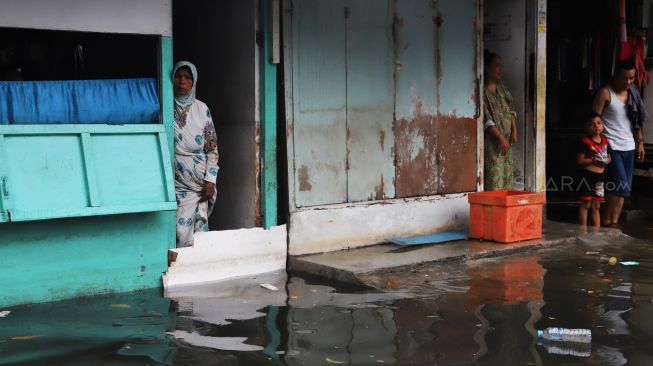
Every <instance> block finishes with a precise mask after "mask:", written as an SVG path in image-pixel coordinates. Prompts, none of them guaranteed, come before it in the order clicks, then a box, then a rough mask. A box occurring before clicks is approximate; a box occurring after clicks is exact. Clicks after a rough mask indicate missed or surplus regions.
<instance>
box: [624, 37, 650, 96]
mask: <svg viewBox="0 0 653 366" xmlns="http://www.w3.org/2000/svg"><path fill="white" fill-rule="evenodd" d="M620 46H621V47H620V50H619V60H620V61H621V60H631V61H633V63H634V64H635V69H636V70H637V78H636V80H635V84H637V87H638V88H639V90H644V87H645V86H646V85H647V84H648V79H649V75H648V71H647V70H646V66H645V65H644V51H645V49H646V41H645V40H644V37H636V36H630V37H628V39H627V41H626V42H621V45H620Z"/></svg>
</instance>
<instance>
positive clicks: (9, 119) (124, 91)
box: [0, 78, 159, 125]
mask: <svg viewBox="0 0 653 366" xmlns="http://www.w3.org/2000/svg"><path fill="white" fill-rule="evenodd" d="M158 121H159V98H158V96H157V83H156V79H154V78H142V79H111V80H60V81H0V125H7V124H9V125H28V124H29V125H33V124H141V123H156V122H158Z"/></svg>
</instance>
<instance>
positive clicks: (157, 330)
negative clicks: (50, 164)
mask: <svg viewBox="0 0 653 366" xmlns="http://www.w3.org/2000/svg"><path fill="white" fill-rule="evenodd" d="M631 233H632V234H634V235H637V236H638V237H639V239H627V238H626V239H623V238H622V239H618V240H612V241H611V242H609V243H605V242H602V240H601V239H599V238H597V239H596V240H595V239H594V238H593V236H592V234H588V236H587V238H586V239H585V240H584V243H581V244H576V245H566V246H559V247H555V248H551V249H547V250H544V251H539V252H532V253H527V254H523V255H519V256H512V257H502V258H496V259H484V260H479V261H472V262H468V263H450V264H447V265H438V266H426V267H423V268H420V269H416V270H411V271H401V272H397V273H388V274H384V275H377V276H369V278H367V279H366V281H367V282H368V283H369V284H370V285H372V286H374V287H376V288H378V289H379V290H378V291H372V290H369V289H367V290H363V289H356V288H347V287H345V286H340V285H334V284H329V283H326V282H325V281H323V280H320V279H316V278H310V277H306V276H301V275H296V274H291V275H289V276H288V275H286V274H285V273H276V274H268V275H264V276H259V277H257V278H252V279H245V280H239V281H231V282H229V283H221V284H214V285H211V286H203V287H196V288H189V289H184V290H179V291H176V292H174V293H170V294H167V296H168V297H164V296H162V295H161V293H160V292H159V291H148V292H139V293H132V294H122V295H116V296H102V297H93V298H86V299H77V300H73V301H65V302H59V303H49V304H35V305H31V306H19V307H14V308H7V309H2V310H10V311H11V313H10V314H9V315H8V316H7V317H6V318H2V319H0V364H3V365H5V364H13V365H311V366H313V365H626V364H628V365H653V350H652V349H651V347H650V345H651V344H653V241H651V239H650V238H653V224H650V223H646V224H639V225H637V226H636V227H634V231H632V232H631ZM610 257H615V258H617V259H618V261H630V260H634V261H638V262H639V265H636V266H625V265H622V264H620V263H617V264H615V265H611V264H610V263H608V262H606V259H607V258H610ZM261 283H269V284H272V285H274V286H276V287H278V289H279V291H271V290H268V289H265V288H262V287H260V284H261ZM549 326H562V327H568V328H588V329H590V330H591V331H592V336H593V339H592V343H591V344H589V345H583V344H573V343H570V344H569V343H559V342H558V343H556V342H546V343H543V342H541V341H538V340H537V337H536V330H537V329H544V328H546V327H549Z"/></svg>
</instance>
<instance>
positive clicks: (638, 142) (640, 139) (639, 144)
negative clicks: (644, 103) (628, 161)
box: [633, 128, 646, 163]
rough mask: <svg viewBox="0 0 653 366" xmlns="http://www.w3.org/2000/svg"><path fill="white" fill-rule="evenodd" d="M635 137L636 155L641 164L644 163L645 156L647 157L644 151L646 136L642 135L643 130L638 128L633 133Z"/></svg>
mask: <svg viewBox="0 0 653 366" xmlns="http://www.w3.org/2000/svg"><path fill="white" fill-rule="evenodd" d="M633 136H634V137H635V154H636V158H637V161H638V162H639V163H641V162H642V161H644V156H645V155H646V152H645V150H644V134H643V133H642V129H641V128H636V129H635V131H634V132H633Z"/></svg>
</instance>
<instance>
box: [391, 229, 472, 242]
mask: <svg viewBox="0 0 653 366" xmlns="http://www.w3.org/2000/svg"><path fill="white" fill-rule="evenodd" d="M468 234H469V233H468V232H467V231H447V232H444V233H435V234H429V235H420V236H413V237H408V238H391V239H387V240H388V241H389V242H390V243H393V244H397V245H424V244H437V243H444V242H448V241H454V240H465V239H467V235H468Z"/></svg>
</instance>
